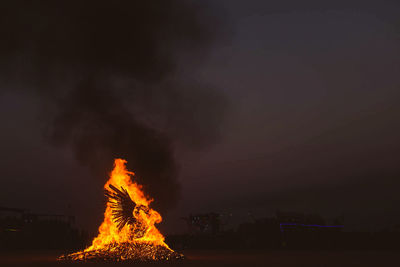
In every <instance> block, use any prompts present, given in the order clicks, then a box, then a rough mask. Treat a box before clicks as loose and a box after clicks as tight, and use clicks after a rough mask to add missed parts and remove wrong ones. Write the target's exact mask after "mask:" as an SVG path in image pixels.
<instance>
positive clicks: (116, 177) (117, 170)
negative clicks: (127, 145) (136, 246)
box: [85, 159, 169, 252]
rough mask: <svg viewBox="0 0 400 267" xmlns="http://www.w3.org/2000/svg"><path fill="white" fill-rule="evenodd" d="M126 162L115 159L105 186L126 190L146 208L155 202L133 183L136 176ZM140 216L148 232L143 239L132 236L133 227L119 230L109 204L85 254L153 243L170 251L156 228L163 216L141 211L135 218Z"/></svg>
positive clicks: (136, 201) (127, 226)
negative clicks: (115, 246) (125, 244)
mask: <svg viewBox="0 0 400 267" xmlns="http://www.w3.org/2000/svg"><path fill="white" fill-rule="evenodd" d="M126 162H127V161H126V160H123V159H115V161H114V170H113V171H112V172H111V175H110V179H108V181H107V182H106V184H105V185H104V188H105V189H108V186H109V185H110V184H112V185H114V186H117V187H123V188H125V189H126V190H127V191H128V193H129V195H130V197H131V199H132V201H134V202H135V203H136V205H144V206H146V207H148V206H149V204H150V203H151V202H152V201H153V199H148V198H146V197H145V195H144V193H143V191H142V186H141V185H139V184H137V183H135V182H132V180H131V177H132V176H134V175H135V174H134V173H133V172H130V171H128V170H127V169H126V167H125V164H126ZM136 216H139V218H137V219H139V220H141V221H142V222H144V223H145V225H146V232H145V234H144V236H143V237H140V238H134V237H133V236H132V227H133V226H131V225H125V226H124V227H123V228H122V229H121V230H118V227H117V224H116V223H114V222H113V218H112V209H111V206H110V203H109V202H107V207H106V211H105V212H104V221H103V223H102V224H101V225H100V227H99V234H98V236H97V237H96V238H94V239H93V241H92V245H91V246H90V247H88V248H87V249H85V252H87V251H91V250H96V249H102V248H104V247H106V246H107V245H109V244H111V243H123V242H129V243H142V242H144V243H151V244H153V245H161V246H164V247H166V248H168V249H169V247H168V246H167V244H165V243H164V236H163V235H162V234H161V233H160V232H159V231H158V229H157V228H156V227H155V224H156V223H160V222H161V221H162V218H161V215H160V214H159V213H158V212H157V211H155V210H153V209H149V212H148V213H145V212H143V211H140V212H139V214H135V217H136Z"/></svg>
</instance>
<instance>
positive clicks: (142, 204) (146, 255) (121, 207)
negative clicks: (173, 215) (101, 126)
mask: <svg viewBox="0 0 400 267" xmlns="http://www.w3.org/2000/svg"><path fill="white" fill-rule="evenodd" d="M125 163H126V161H125V160H122V159H116V160H115V167H114V170H113V171H112V173H111V176H110V179H109V180H108V181H107V183H106V184H105V185H104V188H105V190H106V191H105V195H106V197H107V198H108V202H107V206H106V211H105V212H104V221H103V223H102V224H101V225H100V227H99V234H98V236H97V237H96V238H95V239H94V240H93V242H92V245H91V246H90V247H88V248H86V249H85V250H83V251H79V252H76V253H72V254H68V255H62V256H61V257H59V260H63V261H125V260H130V261H156V260H178V259H183V258H184V256H183V255H182V254H179V253H177V252H175V251H173V250H172V249H170V248H169V247H168V245H167V244H166V243H165V242H164V236H163V235H162V234H161V233H160V232H159V231H158V229H157V228H156V227H155V224H156V223H160V222H161V220H162V218H161V215H160V214H159V213H158V212H157V211H155V210H153V209H151V208H150V207H149V204H150V203H151V202H152V199H147V198H146V197H145V195H144V193H143V191H142V190H141V186H140V185H138V184H136V183H134V182H132V180H131V176H133V175H134V173H133V172H129V171H127V170H126V167H125ZM117 186H119V189H118V188H117Z"/></svg>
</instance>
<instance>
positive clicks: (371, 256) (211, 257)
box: [0, 250, 400, 267]
mask: <svg viewBox="0 0 400 267" xmlns="http://www.w3.org/2000/svg"><path fill="white" fill-rule="evenodd" d="M184 253H185V255H186V257H187V259H186V260H183V261H179V262H168V263H141V264H132V263H129V264H126V263H123V264H115V263H94V264H82V265H89V266H112V265H114V266H115V265H123V266H128V265H135V266H154V265H168V266H170V267H173V266H181V267H184V266H206V267H213V266H271V267H273V266H280V267H285V266H293V267H295V266H296V267H297V266H307V267H313V266H318V267H320V266H325V267H330V266H362V267H366V266H400V259H399V256H400V253H399V251H221V250H215V251H213V250H203V251H185V252H184ZM57 255H58V253H57V252H54V251H50V252H49V251H32V252H28V251H25V252H2V253H1V255H0V266H57V265H58V266H64V267H67V266H79V265H81V264H78V265H77V264H71V263H60V262H57V261H56V257H57Z"/></svg>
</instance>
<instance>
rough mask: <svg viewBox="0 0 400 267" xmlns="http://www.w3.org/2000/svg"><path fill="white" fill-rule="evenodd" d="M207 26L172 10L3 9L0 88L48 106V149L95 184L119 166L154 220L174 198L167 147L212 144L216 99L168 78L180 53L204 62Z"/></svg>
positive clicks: (210, 27) (183, 8)
mask: <svg viewBox="0 0 400 267" xmlns="http://www.w3.org/2000/svg"><path fill="white" fill-rule="evenodd" d="M215 17H216V16H215V15H207V12H206V11H205V10H204V9H203V8H201V7H200V6H195V5H194V4H191V2H190V1H178V0H176V1H169V0H162V1H161V0H160V1H100V0H96V1H2V2H1V4H0V34H1V39H2V42H0V56H1V58H2V63H0V74H1V81H0V82H1V86H2V87H4V88H10V87H12V88H17V89H21V90H29V91H30V92H32V93H34V94H35V95H40V96H41V97H42V99H44V100H45V101H46V102H45V103H47V104H51V105H53V106H54V111H53V112H52V113H51V114H49V117H50V118H49V121H50V122H49V124H48V129H47V131H46V136H47V137H48V140H49V141H50V142H51V143H53V144H56V145H59V146H62V147H71V148H72V150H73V152H74V154H75V155H76V158H77V160H78V161H79V162H80V163H82V164H85V165H87V166H89V167H90V168H91V169H92V170H93V171H94V174H96V175H99V174H100V173H103V172H105V171H109V170H110V168H111V163H112V161H113V158H115V157H122V158H126V159H127V160H128V163H129V165H130V166H128V167H129V168H131V169H132V170H134V171H135V172H136V174H137V177H138V178H139V179H140V180H139V182H140V183H142V184H144V185H145V189H146V191H147V192H148V193H149V194H150V195H152V196H154V197H155V199H156V202H155V204H156V205H157V206H158V207H159V208H161V210H163V209H165V208H168V207H170V206H171V205H173V204H174V203H175V202H176V198H177V196H178V191H179V186H178V182H177V164H176V163H175V160H174V153H173V146H174V144H176V143H177V142H180V143H182V144H184V145H187V146H190V147H202V146H204V145H206V144H210V143H212V142H215V140H217V139H218V136H219V129H218V128H219V125H220V122H221V119H222V117H223V113H224V107H225V101H224V99H223V97H222V96H221V95H219V94H218V93H216V92H215V91H214V90H212V89H210V88H206V87H204V86H202V85H200V84H195V83H191V82H188V81H187V80H186V81H184V79H182V77H179V74H178V73H176V71H175V70H176V67H177V66H178V64H179V61H178V60H177V59H178V58H179V55H181V52H182V53H184V55H185V56H188V55H193V57H192V62H197V61H198V60H200V59H201V58H202V57H203V56H204V55H205V53H206V51H207V48H208V47H209V45H210V44H211V43H212V41H213V40H215V38H216V35H217V32H216V31H215V29H216V28H217V27H216V25H217V24H218V22H217V21H216V20H215ZM213 18H214V19H213Z"/></svg>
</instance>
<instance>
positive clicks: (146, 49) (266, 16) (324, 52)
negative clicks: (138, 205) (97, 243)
mask: <svg viewBox="0 0 400 267" xmlns="http://www.w3.org/2000/svg"><path fill="white" fill-rule="evenodd" d="M53 2H54V1H37V2H35V3H31V1H2V2H1V4H0V34H1V35H0V36H1V45H0V56H1V58H2V60H1V63H0V88H1V92H0V116H1V118H0V119H1V122H2V123H1V125H2V127H1V131H0V151H1V161H0V170H1V173H2V175H1V176H2V178H1V181H2V194H1V196H0V206H6V207H18V208H26V209H30V210H31V211H33V212H40V213H56V214H58V213H61V214H73V215H75V216H76V218H77V222H78V224H79V225H80V226H81V227H84V228H85V229H88V230H90V231H95V229H96V228H97V226H98V224H99V222H100V221H101V220H102V213H103V210H104V202H105V199H104V196H103V191H102V186H103V184H104V182H105V181H106V179H107V178H106V173H107V172H109V171H110V170H111V168H112V159H113V158H114V157H123V158H125V159H127V160H128V162H129V164H130V165H129V167H130V168H131V169H132V170H133V171H136V172H137V174H138V179H139V182H140V183H142V184H144V186H145V189H146V192H148V193H149V194H150V195H151V197H153V198H154V199H155V202H154V205H155V207H157V208H158V209H159V210H160V211H161V212H162V215H164V216H163V217H164V218H165V221H164V225H163V226H162V228H164V229H166V231H167V232H177V231H179V226H181V225H182V223H183V221H182V220H180V219H179V218H180V217H182V216H187V215H188V214H189V213H196V212H210V211H214V212H220V213H224V214H232V219H231V223H232V224H234V223H237V222H241V221H245V220H250V219H251V218H254V217H263V216H270V215H272V214H273V213H274V212H275V211H276V210H282V211H299V212H306V213H319V214H321V215H322V216H324V217H326V218H328V219H329V218H334V217H339V216H342V217H343V218H344V223H345V225H347V226H348V228H349V229H357V228H363V229H381V228H383V227H387V226H391V225H394V224H398V223H400V195H399V194H398V188H400V179H399V178H400V165H399V160H400V138H399V137H400V106H399V100H400V75H399V71H400V19H399V16H398V14H400V2H398V1H382V0H381V1H372V0H365V1H358V0H354V1H352V0H350V1H342V0H339V1H295V0H287V1H261V0H260V1H255V0H254V1H229V0H220V1H201V3H200V2H199V1H155V2H154V1H153V2H152V3H151V4H144V3H141V2H140V3H139V2H138V3H133V2H134V1H127V2H126V3H125V2H124V1H122V2H121V3H120V2H118V3H120V4H114V3H113V4H111V2H107V1H87V2H85V4H82V3H81V1H76V2H74V1H59V2H58V3H53ZM128 2H129V3H128ZM131 2H132V3H131ZM162 3H163V4H162Z"/></svg>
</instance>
